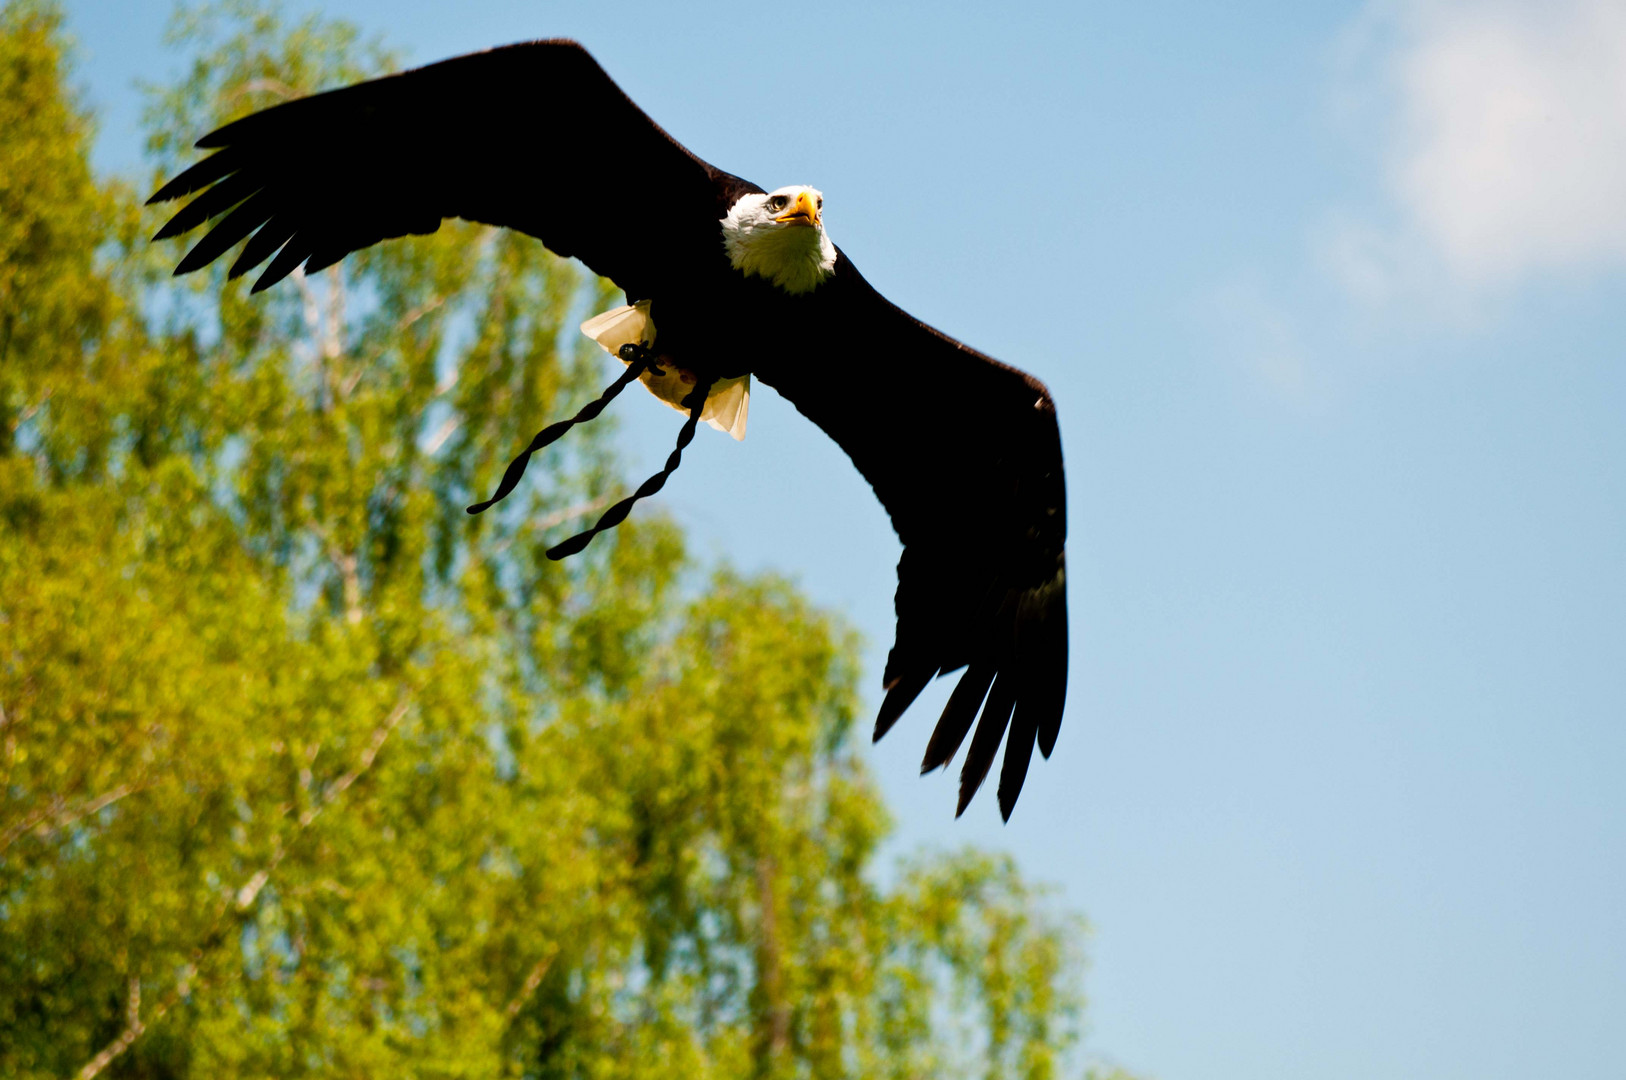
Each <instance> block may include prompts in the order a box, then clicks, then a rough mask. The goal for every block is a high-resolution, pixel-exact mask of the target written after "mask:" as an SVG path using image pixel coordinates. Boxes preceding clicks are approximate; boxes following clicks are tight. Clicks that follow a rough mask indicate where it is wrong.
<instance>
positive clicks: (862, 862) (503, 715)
mask: <svg viewBox="0 0 1626 1080" xmlns="http://www.w3.org/2000/svg"><path fill="white" fill-rule="evenodd" d="M178 26H179V29H178V32H177V37H178V41H179V42H180V43H181V44H183V45H185V46H187V47H190V48H192V49H193V50H194V51H195V55H196V60H195V63H194V64H193V66H192V68H191V71H190V73H189V75H188V77H187V78H186V80H185V81H184V82H183V83H182V84H181V85H180V86H177V87H174V88H171V89H169V90H166V91H163V92H162V93H161V94H160V95H159V96H158V97H157V99H156V100H157V103H156V105H155V107H154V109H153V112H152V115H151V130H152V132H153V137H152V148H153V150H154V153H155V156H156V158H157V160H158V162H159V164H160V167H161V168H162V169H164V170H169V169H173V168H174V167H175V165H176V164H177V163H179V162H180V161H182V160H184V154H183V153H182V150H181V148H182V147H184V146H185V145H187V144H188V143H189V142H190V141H191V138H192V137H193V136H195V135H196V134H198V133H200V132H201V131H203V130H206V129H207V128H209V127H210V126H211V125H213V124H215V123H218V122H222V121H225V120H227V119H230V118H231V117H233V116H236V115H240V114H242V113H244V112H247V111H250V110H252V109H255V108H259V107H263V106H264V105H266V104H268V103H270V102H271V101H272V100H274V99H275V98H277V97H280V96H287V95H289V94H294V93H305V92H308V91H311V90H314V89H318V88H321V87H324V86H327V85H331V84H333V83H335V82H342V81H346V80H349V79H353V78H356V77H359V76H361V75H364V74H366V73H368V72H371V71H374V70H377V69H378V68H379V67H380V66H381V65H382V64H384V63H385V62H386V58H385V57H384V56H383V54H382V53H381V52H380V51H379V50H377V49H376V48H374V49H362V48H360V47H358V45H357V38H356V35H355V34H354V33H353V32H352V31H350V30H348V29H347V28H344V27H342V26H336V25H334V24H331V23H325V22H321V21H317V20H307V21H305V22H303V23H300V24H298V25H295V26H293V27H288V26H285V25H284V24H283V23H282V22H281V21H280V20H279V19H278V17H277V16H276V14H275V13H274V12H267V11H265V10H262V9H257V8H249V7H244V6H242V5H233V6H229V7H225V8H217V9H205V10H203V11H202V12H195V13H192V14H189V15H185V16H184V17H183V18H182V19H181V20H180V22H179V23H178ZM63 64H64V60H63V44H62V37H61V30H60V26H59V19H58V16H57V14H56V12H55V11H54V9H52V8H50V7H48V6H44V5H42V4H37V3H27V2H13V3H10V4H9V5H7V6H6V7H5V8H4V9H3V15H0V131H4V132H5V133H6V136H5V139H4V141H3V143H0V319H3V322H0V708H3V710H4V711H3V713H0V1076H7V1077H30V1078H31V1077H46V1076H53V1077H55V1076H62V1075H67V1074H71V1073H75V1072H78V1073H79V1075H82V1076H90V1075H95V1074H96V1073H98V1072H100V1071H102V1070H104V1069H105V1070H106V1071H108V1072H109V1073H111V1074H117V1075H127V1076H166V1077H186V1076H197V1077H216V1076H237V1075H243V1076H295V1075H333V1076H337V1075H349V1076H384V1075H402V1074H410V1075H415V1076H426V1077H435V1076H445V1077H452V1076H498V1075H507V1076H524V1077H538V1078H540V1077H583V1078H585V1077H601V1076H602V1077H611V1076H614V1077H637V1076H646V1075H647V1076H651V1077H655V1076H659V1077H669V1076H672V1075H674V1074H677V1075H685V1076H689V1077H693V1078H697V1080H698V1078H700V1077H708V1076H718V1077H724V1076H726V1077H743V1076H761V1077H781V1076H782V1077H790V1076H816V1077H839V1076H885V1077H899V1078H902V1077H924V1076H934V1077H935V1076H943V1075H952V1074H954V1073H955V1072H956V1071H960V1072H964V1073H967V1074H970V1075H983V1076H989V1077H1025V1078H1033V1080H1040V1078H1045V1077H1050V1076H1055V1075H1057V1074H1058V1070H1059V1069H1060V1068H1061V1063H1062V1062H1063V1061H1064V1060H1065V1053H1066V1050H1067V1047H1068V1046H1069V1044H1070V1042H1071V1041H1072V1039H1073V1036H1074V1032H1075V1029H1076V1023H1077V1010H1078V1008H1079V1004H1080V1002H1079V999H1078V996H1077V992H1076V973H1077V963H1078V958H1077V956H1076V955H1075V953H1074V951H1073V950H1074V942H1075V941H1076V938H1077V935H1078V929H1079V928H1078V926H1077V925H1076V924H1074V923H1072V922H1070V921H1068V920H1067V919H1065V918H1062V917H1058V916H1054V915H1052V914H1050V913H1049V911H1048V908H1047V907H1046V906H1045V905H1044V904H1043V903H1042V902H1041V901H1040V900H1039V899H1038V898H1036V897H1035V895H1034V893H1033V892H1032V891H1031V890H1030V889H1029V888H1028V887H1026V886H1024V884H1023V883H1022V882H1021V880H1020V879H1019V877H1018V875H1017V874H1016V872H1015V870H1014V869H1013V868H1012V866H1011V865H1010V864H1009V863H1008V862H1005V861H1002V860H998V859H993V858H989V857H986V856H981V855H977V854H975V853H965V854H962V855H959V856H955V857H951V858H935V859H925V860H921V861H919V862H916V863H913V864H910V865H908V866H906V867H904V868H902V869H901V870H900V871H899V872H898V873H897V874H896V875H895V878H896V880H895V883H894V884H892V885H891V886H890V887H882V886H881V885H880V884H878V883H877V872H876V869H875V862H876V851H877V846H878V845H879V844H880V843H881V841H882V840H883V838H884V837H885V835H886V831H887V822H886V816H885V813H884V811H883V809H882V807H881V804H880V802H879V800H878V798H877V795H876V792H875V789H874V785H873V783H872V782H871V780H870V779H869V777H868V776H867V775H866V774H865V772H864V769H863V768H862V766H861V763H860V761H859V759H858V757H857V756H856V755H855V753H854V751H853V748H852V746H851V744H850V741H849V740H850V735H851V729H852V726H853V720H854V715H855V710H856V708H857V699H856V691H855V682H856V674H857V673H856V661H855V657H856V654H857V647H856V644H855V642H854V639H853V635H852V634H851V633H850V632H849V631H847V630H844V629H843V628H842V627H841V626H840V625H839V624H838V623H837V622H836V621H835V620H833V619H832V618H831V617H830V616H829V615H827V614H825V613H822V612H820V611H817V610H815V609H813V608H812V607H810V606H809V605H808V604H807V602H806V601H805V600H804V599H803V598H802V597H800V596H799V595H798V594H797V593H796V591H795V590H794V589H792V588H791V587H790V586H788V585H787V584H785V583H784V582H782V581H778V580H775V579H771V578H750V579H746V578H741V577H738V576H736V575H733V574H731V573H729V572H727V571H721V572H717V573H713V574H711V575H710V576H709V577H706V578H704V579H701V578H700V576H699V575H698V573H697V571H695V570H694V569H693V568H692V567H691V566H690V564H689V562H688V561H687V558H686V556H685V553H684V547H683V540H682V537H681V535H680V534H679V533H678V531H677V530H676V529H675V528H674V527H673V526H672V525H671V524H670V523H667V522H664V521H662V520H660V519H659V518H658V517H656V516H653V515H651V514H649V513H641V514H640V516H639V519H638V520H635V521H633V522H630V523H628V524H626V525H623V526H622V527H621V528H620V529H618V530H616V531H615V532H613V533H611V534H609V535H606V536H604V537H601V538H600V539H599V540H598V541H597V542H595V543H594V544H593V545H592V547H591V548H590V549H589V550H588V552H587V553H585V554H584V555H583V556H580V557H578V558H575V559H572V560H569V561H567V563H565V564H562V565H561V564H554V563H550V562H548V561H547V560H546V559H545V558H544V557H543V556H542V552H543V551H544V550H545V548H546V547H547V546H548V544H550V543H553V542H556V541H557V540H558V539H560V538H561V537H562V536H563V535H564V534H565V533H566V532H567V531H569V530H572V529H574V528H575V527H578V526H579V525H580V524H581V519H582V518H583V517H584V516H586V515H589V514H592V513H594V512H596V511H597V510H598V509H599V508H600V507H602V506H603V505H605V504H606V502H607V501H608V500H609V499H610V498H611V497H613V496H615V495H616V494H618V486H617V485H618V481H617V478H616V477H617V473H616V470H615V467H614V464H615V463H614V459H613V456H612V452H611V448H610V446H609V444H608V442H607V441H606V433H607V431H608V430H609V429H608V427H607V425H605V424H604V423H603V422H600V423H598V424H595V425H593V426H592V428H589V429H586V430H578V431H577V432H574V433H572V436H571V438H570V440H567V443H568V445H567V446H565V447H555V448H551V449H550V450H549V451H548V452H547V453H546V454H545V455H541V456H539V457H538V459H537V460H536V461H534V462H533V464H532V467H531V471H530V473H529V474H528V477H527V482H526V484H525V486H524V488H523V489H522V492H524V493H525V495H524V497H523V498H520V497H516V498H514V499H511V500H510V503H508V504H504V506H503V507H502V508H499V509H500V511H501V512H492V513H489V514H487V515H484V516H483V517H480V518H474V519H471V518H469V517H467V516H466V515H465V514H463V512H462V506H463V505H465V504H466V503H468V502H470V501H472V500H473V499H474V498H477V497H479V496H480V495H482V494H484V493H485V492H487V491H489V490H490V488H491V487H492V486H493V485H494V483H495V481H496V478H497V476H498V475H499V473H500V471H501V468H502V467H503V465H504V464H505V463H506V459H507V455H508V454H510V453H511V452H512V451H513V450H514V449H515V448H517V447H518V446H520V445H522V444H523V443H524V441H525V440H526V439H527V438H528V436H529V434H530V429H531V428H532V427H534V426H537V425H538V424H539V423H540V422H541V420H542V419H544V418H547V417H553V416H557V415H560V414H562V413H564V412H566V411H567V410H568V409H570V408H572V407H573V406H574V405H575V404H576V403H578V402H579V401H581V400H584V399H585V397H586V396H587V395H590V394H592V393H593V392H595V391H596V389H597V384H598V382H599V380H600V379H601V378H603V372H602V371H601V369H600V365H599V362H598V359H597V357H596V356H595V355H594V354H593V352H592V351H590V350H588V349H584V348H581V347H579V346H578V345H577V344H576V340H577V335H575V333H574V332H573V330H572V329H571V327H573V325H574V322H575V320H576V319H577V318H579V317H580V314H581V313H582V312H583V311H584V310H589V309H591V310H597V308H598V307H602V306H605V305H607V304H608V303H610V302H611V300H610V293H609V291H608V288H607V286H605V285H604V284H603V283H597V282H592V281H587V280H584V279H583V278H582V277H581V275H580V274H579V273H578V271H576V270H575V269H573V267H572V266H571V265H570V264H567V263H565V262H562V261H560V260H558V259H556V258H554V257H553V256H551V255H550V254H548V253H547V252H546V251H545V250H544V249H543V248H542V247H541V246H540V245H538V244H536V243H535V242H534V241H531V240H528V239H526V238H523V237H518V236H512V235H505V234H498V233H494V232H491V231H489V230H483V229H480V228H478V227H475V226H470V225H463V224H455V225H452V224H449V225H447V226H446V227H444V228H443V229H442V230H441V231H440V232H439V233H437V234H436V235H434V236H432V237H423V238H415V239H410V240H406V241H400V242H395V243H391V244H386V245H382V246H380V247H377V248H375V249H372V250H371V251H369V252H367V253H365V254H364V255H362V256H360V257H356V258H352V259H351V260H348V261H347V264H346V265H345V266H344V267H343V268H342V269H340V268H335V269H333V270H330V271H327V272H325V273H324V274H322V275H320V276H319V280H313V279H306V278H304V277H302V276H296V277H295V278H294V279H291V280H290V281H289V282H287V283H285V285H284V286H283V287H279V288H278V289H275V290H272V291H271V292H270V293H269V294H265V295H263V296H260V297H254V298H252V299H251V298H250V297H249V296H248V295H247V290H246V285H245V282H243V281H238V282H228V281H226V280H225V274H224V271H223V270H222V269H221V268H220V267H219V266H217V267H216V268H214V269H213V270H212V271H210V272H209V273H207V274H200V275H197V276H196V278H195V280H193V281H191V282H190V283H188V284H184V285H172V284H169V283H168V282H167V279H166V277H165V270H166V268H167V267H168V266H170V265H173V262H174V260H175V259H176V258H177V257H178V254H179V248H176V247H173V246H166V247H164V248H162V249H161V250H158V251H152V250H149V248H148V246H147V245H146V244H145V242H144V240H143V239H142V237H143V236H144V235H147V234H150V232H151V231H152V230H153V229H154V228H155V227H156V223H157V219H156V217H155V216H154V215H153V214H151V213H143V212H142V211H140V210H138V209H137V207H136V206H135V202H134V199H133V198H132V197H131V194H130V192H129V191H128V190H127V189H124V188H122V187H120V186H118V185H116V184H107V183H99V182H98V181H97V180H96V179H95V178H94V177H93V176H92V174H91V172H90V169H89V166H88V164H87V159H86V149H87V142H88V139H89V134H90V132H89V125H88V123H87V121H86V119H85V116H84V114H83V112H82V111H81V110H79V109H78V108H77V107H76V106H75V105H74V104H73V102H72V101H71V99H69V98H68V97H67V96H66V95H65V93H64V91H63V88H62V80H63ZM595 429H596V430H595ZM697 585H698V587H696V586H697Z"/></svg>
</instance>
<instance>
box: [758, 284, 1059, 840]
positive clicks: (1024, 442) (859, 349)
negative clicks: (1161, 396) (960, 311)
mask: <svg viewBox="0 0 1626 1080" xmlns="http://www.w3.org/2000/svg"><path fill="white" fill-rule="evenodd" d="M818 297H819V301H820V303H821V304H822V305H825V306H824V307H823V308H822V309H821V311H820V315H819V326H820V328H821V329H820V330H819V331H818V332H815V333H811V334H808V335H805V336H803V337H802V339H801V341H800V349H801V350H805V352H804V355H803V356H801V357H800V358H799V360H798V362H794V363H786V364H778V363H773V362H765V363H764V365H763V366H762V367H759V368H758V369H757V370H756V374H757V376H758V378H760V379H761V380H762V381H763V382H765V383H767V384H768V385H770V386H772V387H774V389H776V390H778V391H779V392H780V393H781V394H783V395H784V396H785V397H786V398H787V399H789V400H790V401H791V403H792V404H794V405H795V406H796V407H797V409H799V410H800V411H801V412H802V413H803V414H804V415H806V416H807V417H808V418H809V419H810V420H812V421H813V422H814V423H815V424H817V425H818V426H819V427H820V428H822V429H823V430H824V431H825V432H826V433H827V434H828V435H829V436H830V437H831V438H833V439H835V441H836V442H837V443H838V444H840V446H841V448H842V449H843V450H845V451H846V452H847V455H848V456H849V457H851V458H852V460H853V463H854V464H855V465H857V466H858V469H859V471H860V472H862V473H863V474H864V477H865V478H866V479H867V480H869V482H870V485H871V486H872V487H873V488H874V489H875V494H876V496H877V497H879V498H880V500H881V503H882V505H883V506H885V507H886V509H887V512H888V513H889V514H890V515H891V517H892V526H893V528H894V529H895V530H896V531H897V534H898V538H899V539H900V540H902V541H903V544H904V550H903V558H902V560H901V561H900V562H899V563H898V592H897V600H896V606H897V614H898V630H897V638H896V641H895V642H894V644H893V647H892V652H891V655H890V656H889V657H888V658H887V664H886V673H885V677H884V678H885V685H886V689H887V696H886V700H885V702H884V703H883V704H882V705H881V710H880V714H879V716H877V718H876V721H875V738H876V739H879V738H880V737H881V736H882V735H884V734H886V732H887V730H888V729H889V728H891V726H892V725H893V723H895V722H896V721H897V719H898V717H899V716H900V715H901V714H902V713H903V711H904V709H906V708H908V706H909V704H910V703H911V702H912V701H914V699H915V697H916V696H917V695H918V694H919V693H920V691H921V690H922V689H923V688H924V687H925V685H926V683H927V682H929V681H930V680H931V679H932V677H933V676H935V675H938V674H941V673H947V672H951V671H954V670H955V669H957V668H960V667H962V666H964V667H966V668H967V670H966V672H965V674H964V675H962V676H961V678H960V682H959V684H958V685H957V686H956V687H955V689H954V692H953V694H952V695H951V696H950V698H949V702H948V705H947V706H946V707H945V708H944V710H943V715H942V718H941V719H940V720H939V721H938V723H937V728H936V730H935V731H934V732H933V733H932V737H931V741H930V743H929V744H928V746H927V749H926V756H925V760H924V761H923V762H922V763H921V771H922V772H926V771H930V770H931V769H934V768H937V767H939V766H941V765H944V764H947V762H948V761H949V759H950V758H951V757H953V756H954V753H955V751H956V750H957V749H958V748H959V746H960V744H961V742H963V741H964V739H965V736H966V734H967V733H968V732H969V731H970V729H971V724H972V721H974V720H976V718H977V714H978V710H979V708H980V709H981V713H982V720H981V723H979V724H978V725H977V731H976V734H975V735H973V736H972V739H971V747H970V749H969V750H967V752H966V758H965V764H964V766H963V767H962V769H961V772H960V800H959V812H961V813H963V812H964V811H965V808H966V805H967V804H968V803H969V802H970V801H971V796H972V795H974V794H975V793H976V791H977V788H978V787H979V786H980V785H981V784H982V781H983V779H984V777H985V776H986V775H987V773H988V769H989V766H990V765H991V764H992V763H993V760H994V757H995V756H996V755H997V754H998V752H999V744H1000V739H1001V736H1003V735H1004V733H1005V729H1006V727H1007V724H1008V725H1009V727H1010V739H1009V741H1008V742H1007V744H1006V751H1005V763H1004V766H1003V768H1002V770H1001V773H1000V781H999V809H1000V813H1001V814H1002V815H1003V816H1004V817H1005V818H1007V819H1009V817H1010V814H1011V809H1012V807H1014V806H1015V805H1016V797H1017V795H1018V793H1019V792H1020V791H1021V789H1022V781H1023V780H1024V779H1025V778H1026V776H1027V769H1028V762H1029V760H1030V758H1031V756H1032V753H1033V747H1034V744H1035V742H1037V744H1038V747H1039V750H1040V752H1041V753H1043V754H1044V756H1045V757H1049V756H1050V751H1051V749H1052V748H1053V747H1054V746H1055V742H1056V733H1057V730H1058V729H1059V728H1060V726H1061V714H1062V705H1063V702H1064V700H1065V698H1066V695H1067V579H1066V559H1065V551H1064V548H1065V545H1066V540H1067V495H1066V489H1065V487H1064V484H1063V476H1062V456H1061V435H1060V431H1059V430H1058V428H1057V426H1056V410H1055V405H1054V404H1053V403H1052V402H1051V400H1050V394H1049V391H1047V390H1046V389H1045V387H1044V384H1043V383H1040V382H1039V381H1038V380H1037V379H1035V378H1033V377H1032V376H1030V375H1027V374H1025V373H1023V372H1021V371H1018V370H1016V369H1015V368H1012V367H1008V366H1006V365H1004V364H1001V363H999V362H998V361H996V360H994V359H992V358H990V357H988V356H985V355H983V354H982V353H980V352H977V351H976V350H975V349H972V348H969V347H967V346H965V345H963V344H961V343H960V342H958V341H955V340H954V339H953V338H950V337H948V336H946V335H944V334H942V333H939V332H938V331H936V330H934V329H932V328H931V327H929V326H927V325H926V324H924V323H922V322H921V321H920V320H918V319H916V318H914V317H913V316H911V315H909V314H908V313H906V312H904V311H903V310H902V309H900V308H899V307H897V306H896V305H895V304H892V303H891V302H889V301H888V300H886V298H884V297H882V296H881V295H880V294H879V293H877V292H876V291H875V289H874V288H873V287H871V286H870V284H869V283H868V282H866V281H865V280H864V279H863V277H862V276H861V275H860V274H859V273H858V271H857V270H856V269H855V268H854V267H853V265H852V264H851V263H850V262H848V261H847V258H846V256H845V254H842V255H840V257H839V261H838V263H837V266H836V274H835V277H834V278H833V279H832V280H831V281H830V282H828V283H826V284H825V285H823V286H821V287H820V289H819V293H818ZM835 358H839V359H838V360H837V363H838V364H839V368H840V371H841V372H842V375H843V377H842V378H839V379H833V378H831V366H832V360H833V359H835Z"/></svg>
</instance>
